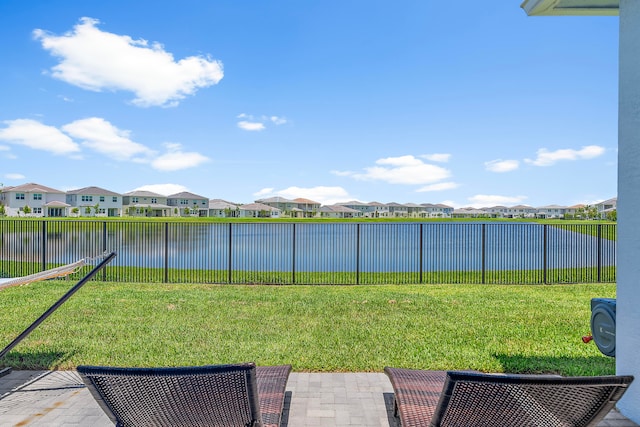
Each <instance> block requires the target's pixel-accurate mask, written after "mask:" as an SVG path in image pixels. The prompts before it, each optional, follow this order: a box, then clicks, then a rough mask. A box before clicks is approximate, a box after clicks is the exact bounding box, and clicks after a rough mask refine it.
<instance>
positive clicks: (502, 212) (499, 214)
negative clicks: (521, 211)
mask: <svg viewBox="0 0 640 427" xmlns="http://www.w3.org/2000/svg"><path fill="white" fill-rule="evenodd" d="M508 209H509V208H507V207H506V206H501V205H498V206H491V207H488V208H482V210H483V211H485V212H486V213H488V214H489V216H490V217H491V218H505V217H506V216H507V210H508Z"/></svg>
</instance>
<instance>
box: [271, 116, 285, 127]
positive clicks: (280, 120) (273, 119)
mask: <svg viewBox="0 0 640 427" xmlns="http://www.w3.org/2000/svg"><path fill="white" fill-rule="evenodd" d="M269 120H271V122H273V123H274V124H276V125H283V124H285V123H287V119H285V118H284V117H278V116H271V117H269Z"/></svg>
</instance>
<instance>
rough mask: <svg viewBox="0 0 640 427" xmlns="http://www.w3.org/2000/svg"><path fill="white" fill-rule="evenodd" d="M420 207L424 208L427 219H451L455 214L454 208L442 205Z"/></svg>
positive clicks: (424, 204) (427, 204) (425, 204)
mask: <svg viewBox="0 0 640 427" xmlns="http://www.w3.org/2000/svg"><path fill="white" fill-rule="evenodd" d="M420 206H422V207H423V209H424V212H425V217H427V218H451V216H452V214H453V207H451V206H447V205H443V204H442V203H438V204H435V205H434V204H431V203H422V204H421V205H420Z"/></svg>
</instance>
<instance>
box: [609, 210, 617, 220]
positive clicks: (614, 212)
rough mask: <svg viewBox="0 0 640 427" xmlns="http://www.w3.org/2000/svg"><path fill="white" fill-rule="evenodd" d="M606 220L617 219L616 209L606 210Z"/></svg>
mask: <svg viewBox="0 0 640 427" xmlns="http://www.w3.org/2000/svg"><path fill="white" fill-rule="evenodd" d="M607 221H613V222H616V221H618V211H616V210H612V211H609V212H607Z"/></svg>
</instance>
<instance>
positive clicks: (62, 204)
mask: <svg viewBox="0 0 640 427" xmlns="http://www.w3.org/2000/svg"><path fill="white" fill-rule="evenodd" d="M44 205H45V206H46V207H48V208H68V207H71V205H68V204H66V203H65V202H60V201H58V200H53V201H51V202H48V203H45V204H44Z"/></svg>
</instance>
